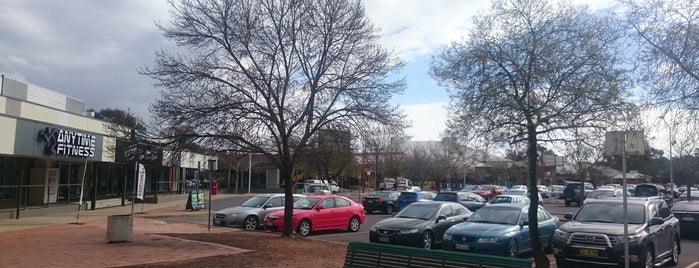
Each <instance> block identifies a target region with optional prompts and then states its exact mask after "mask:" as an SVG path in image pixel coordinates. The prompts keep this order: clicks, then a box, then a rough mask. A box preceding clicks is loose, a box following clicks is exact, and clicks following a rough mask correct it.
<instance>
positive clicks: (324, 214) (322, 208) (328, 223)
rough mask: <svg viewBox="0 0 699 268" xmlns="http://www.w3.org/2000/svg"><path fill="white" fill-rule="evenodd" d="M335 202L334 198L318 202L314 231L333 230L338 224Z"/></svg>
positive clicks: (314, 217)
mask: <svg viewBox="0 0 699 268" xmlns="http://www.w3.org/2000/svg"><path fill="white" fill-rule="evenodd" d="M334 208H335V200H334V199H333V198H325V199H323V200H321V201H320V202H318V205H316V208H315V210H314V211H313V223H312V224H313V226H312V227H313V229H314V230H321V229H323V230H324V229H329V228H333V227H334V226H335V225H336V224H337V223H335V221H336V219H335V218H336V217H335V211H334V210H333V209H334Z"/></svg>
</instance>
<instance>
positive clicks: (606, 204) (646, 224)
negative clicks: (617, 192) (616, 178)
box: [553, 197, 680, 267]
mask: <svg viewBox="0 0 699 268" xmlns="http://www.w3.org/2000/svg"><path fill="white" fill-rule="evenodd" d="M626 209H627V216H628V225H627V227H626V228H627V229H628V237H624V228H625V227H624V222H625V219H624V212H623V211H624V202H623V199H622V198H608V199H594V200H590V201H588V202H587V203H586V204H584V205H583V206H582V207H580V209H578V211H577V213H576V214H575V216H573V214H572V213H567V214H565V216H564V217H565V218H566V219H567V220H568V222H566V223H565V224H563V225H561V227H559V228H558V229H557V230H556V233H555V235H554V238H553V245H554V257H555V258H556V263H557V264H558V266H559V267H572V266H573V264H576V263H577V264H583V265H593V264H594V265H616V266H624V259H625V258H624V256H625V254H624V251H625V250H624V243H623V241H624V240H625V238H628V239H629V240H630V241H629V245H628V248H629V254H628V260H629V264H630V265H631V266H638V267H653V266H654V264H656V263H669V264H670V265H676V264H677V262H678V260H679V254H680V229H679V227H680V224H679V220H678V219H677V218H675V216H673V215H672V213H671V211H670V207H669V206H668V205H667V203H666V202H665V201H664V200H662V199H660V198H636V197H629V198H627V205H626Z"/></svg>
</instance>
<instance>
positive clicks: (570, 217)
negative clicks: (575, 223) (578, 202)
mask: <svg viewBox="0 0 699 268" xmlns="http://www.w3.org/2000/svg"><path fill="white" fill-rule="evenodd" d="M563 218H564V219H566V220H569V221H572V220H573V213H570V212H568V213H566V214H565V215H563Z"/></svg>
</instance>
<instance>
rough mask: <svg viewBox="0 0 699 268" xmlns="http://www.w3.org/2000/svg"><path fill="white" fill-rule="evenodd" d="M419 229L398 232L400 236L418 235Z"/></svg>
mask: <svg viewBox="0 0 699 268" xmlns="http://www.w3.org/2000/svg"><path fill="white" fill-rule="evenodd" d="M417 232H418V230H417V229H408V230H400V231H398V233H399V234H415V233H417Z"/></svg>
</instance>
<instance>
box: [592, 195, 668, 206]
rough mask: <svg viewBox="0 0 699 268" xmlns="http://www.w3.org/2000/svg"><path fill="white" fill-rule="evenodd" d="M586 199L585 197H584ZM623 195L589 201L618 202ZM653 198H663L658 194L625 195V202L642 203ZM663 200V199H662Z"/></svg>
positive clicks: (622, 198)
mask: <svg viewBox="0 0 699 268" xmlns="http://www.w3.org/2000/svg"><path fill="white" fill-rule="evenodd" d="M586 200H587V199H586ZM623 200H624V197H623V196H615V197H608V198H602V199H590V201H589V203H620V202H623ZM653 200H663V199H661V198H660V197H659V196H627V197H626V202H627V203H633V204H643V203H646V202H650V201H653ZM663 202H664V201H663Z"/></svg>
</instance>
